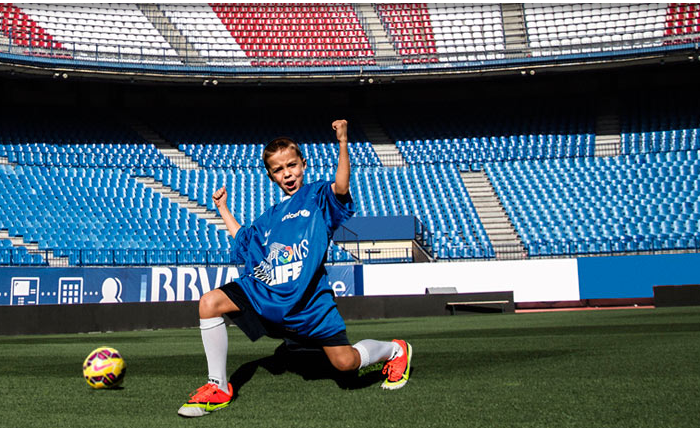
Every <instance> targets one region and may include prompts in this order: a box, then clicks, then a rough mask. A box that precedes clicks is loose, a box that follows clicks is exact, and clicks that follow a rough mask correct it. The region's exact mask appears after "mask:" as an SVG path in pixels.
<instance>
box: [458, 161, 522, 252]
mask: <svg viewBox="0 0 700 428" xmlns="http://www.w3.org/2000/svg"><path fill="white" fill-rule="evenodd" d="M460 175H461V176H462V181H463V182H464V186H465V187H466V189H467V193H469V197H470V198H471V200H472V203H473V204H474V208H476V213H477V214H478V216H479V219H480V220H481V224H483V226H484V229H485V230H486V235H487V236H488V238H489V240H490V241H491V244H492V245H493V247H494V250H495V253H496V258H497V259H522V258H523V257H525V256H527V254H526V252H525V247H524V246H523V243H522V240H521V239H520V237H519V236H518V234H517V232H516V231H515V226H513V223H511V221H510V219H509V218H508V214H506V211H505V209H503V205H502V204H501V202H500V200H499V199H498V195H496V191H495V190H494V188H493V186H492V185H491V181H490V180H489V177H488V176H487V175H486V173H485V172H484V171H476V172H462V173H460Z"/></svg>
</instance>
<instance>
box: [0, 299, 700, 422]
mask: <svg viewBox="0 0 700 428" xmlns="http://www.w3.org/2000/svg"><path fill="white" fill-rule="evenodd" d="M348 334H349V336H350V340H351V341H357V340H360V339H363V338H374V339H380V340H382V339H387V340H388V339H392V338H395V337H401V338H406V339H408V340H409V341H410V342H411V344H412V345H413V349H414V358H413V364H412V365H413V372H412V375H411V378H410V381H409V382H408V384H407V385H406V387H404V388H403V389H400V390H398V391H384V390H382V389H380V387H379V380H378V376H377V373H378V372H377V371H376V370H375V371H371V370H367V371H364V372H363V373H361V376H360V377H356V378H352V379H346V378H335V379H333V378H331V377H329V376H328V375H329V373H321V375H314V374H313V373H312V372H304V371H301V372H300V371H299V370H293V371H289V370H287V371H284V372H281V370H279V367H278V365H276V364H273V363H274V362H275V361H274V359H273V358H272V357H271V356H272V355H273V353H274V352H275V348H276V347H277V346H278V344H279V341H275V340H272V339H261V340H260V341H258V342H256V343H251V342H249V341H248V340H247V339H246V338H245V337H244V335H243V334H242V333H241V332H240V331H239V330H237V329H236V328H230V329H229V371H230V372H234V371H235V372H236V376H237V379H240V380H241V381H240V382H238V383H239V385H237V388H238V389H239V391H238V397H237V399H236V400H235V401H234V402H233V403H232V404H231V406H230V407H229V408H227V409H224V410H221V411H219V412H215V413H213V414H211V415H209V416H206V417H203V418H199V419H196V420H188V419H183V418H180V417H178V416H177V414H176V413H177V409H178V408H179V407H180V405H181V404H182V403H183V402H184V401H185V400H186V398H187V395H188V393H189V392H190V391H192V390H194V389H196V388H197V387H198V386H200V385H201V384H202V383H203V381H205V380H206V361H205V358H204V353H203V350H202V344H201V341H200V336H199V331H198V329H182V330H159V331H139V332H128V333H103V334H76V335H52V336H9V337H0V403H1V405H0V407H1V408H2V410H3V412H2V418H1V419H0V426H2V427H39V426H42V427H52V428H53V427H59V428H60V427H91V426H95V427H98V426H99V427H102V428H106V427H179V426H187V427H209V426H219V427H220V426H231V427H234V426H239V427H247V428H248V427H353V428H354V427H373V428H374V427H379V428H389V427H402V428H403V427H438V426H440V427H443V426H444V427H452V426H458V427H616V428H618V427H635V428H638V427H654V428H660V427H697V426H699V424H700V422H699V421H700V387H699V385H700V307H691V308H673V309H637V310H615V311H578V312H550V313H531V314H508V315H500V314H499V315H474V316H468V315H459V316H454V317H450V316H444V317H434V318H410V319H408V318H407V319H390V320H374V321H353V322H348ZM100 345H108V346H113V347H115V348H117V349H118V350H120V351H121V352H122V354H123V355H124V357H125V359H126V361H127V364H128V370H127V375H126V380H125V382H124V387H123V388H122V389H118V390H92V389H91V388H90V387H88V385H87V384H86V383H85V381H84V380H83V379H82V377H81V365H82V362H83V359H84V358H85V356H86V355H87V354H88V353H89V352H90V351H91V350H92V349H93V348H96V347H98V346H100ZM236 369H238V370H236Z"/></svg>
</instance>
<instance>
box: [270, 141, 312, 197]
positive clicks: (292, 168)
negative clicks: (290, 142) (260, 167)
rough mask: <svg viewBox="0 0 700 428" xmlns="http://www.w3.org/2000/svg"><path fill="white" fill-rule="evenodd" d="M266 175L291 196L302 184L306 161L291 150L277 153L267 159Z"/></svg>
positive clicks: (287, 149)
mask: <svg viewBox="0 0 700 428" xmlns="http://www.w3.org/2000/svg"><path fill="white" fill-rule="evenodd" d="M267 164H268V169H267V175H268V176H269V177H270V178H271V179H272V181H274V182H275V183H277V185H278V186H280V188H281V189H282V190H283V191H284V193H286V194H287V195H289V196H291V195H293V194H295V193H296V191H297V190H299V189H300V188H301V186H302V185H303V184H304V170H305V169H306V161H305V160H303V159H302V158H300V157H299V155H298V154H297V153H296V151H295V150H294V149H292V148H289V147H287V148H285V149H282V150H279V151H277V152H276V153H275V154H273V155H272V156H270V157H269V158H267Z"/></svg>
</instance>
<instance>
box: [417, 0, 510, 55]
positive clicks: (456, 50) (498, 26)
mask: <svg viewBox="0 0 700 428" xmlns="http://www.w3.org/2000/svg"><path fill="white" fill-rule="evenodd" d="M427 10H428V13H429V16H430V23H432V33H434V36H435V43H434V47H435V50H434V51H433V52H431V53H438V54H440V56H439V58H442V60H443V61H446V62H457V61H477V60H492V59H503V58H504V57H505V55H504V53H503V51H504V50H505V33H504V31H503V17H502V16H501V8H500V5H498V4H485V5H473V4H459V5H440V4H434V3H430V4H428V6H427ZM404 54H405V53H404Z"/></svg>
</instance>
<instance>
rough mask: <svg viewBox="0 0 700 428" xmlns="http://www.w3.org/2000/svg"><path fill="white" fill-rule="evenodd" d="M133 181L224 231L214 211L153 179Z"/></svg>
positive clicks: (138, 178) (219, 218)
mask: <svg viewBox="0 0 700 428" xmlns="http://www.w3.org/2000/svg"><path fill="white" fill-rule="evenodd" d="M133 178H134V180H136V181H137V182H139V183H141V184H143V185H144V186H146V187H150V188H151V189H153V191H154V192H158V193H160V194H161V195H162V196H163V197H166V198H168V199H170V201H171V202H172V203H176V204H178V205H179V206H180V207H182V208H186V209H187V210H188V211H189V212H191V213H193V214H194V215H196V216H197V217H198V218H202V219H205V220H206V221H207V222H208V223H211V224H213V225H215V226H216V227H217V228H218V229H221V230H226V225H225V224H224V221H223V220H222V219H221V217H219V216H218V215H217V213H216V212H215V211H211V210H209V209H207V207H204V206H202V205H199V204H198V203H197V202H194V201H191V200H189V199H188V198H187V196H183V195H181V194H180V193H179V192H176V191H174V190H173V189H171V188H170V187H168V186H165V185H163V184H162V183H159V182H158V181H157V180H156V179H155V178H153V177H133Z"/></svg>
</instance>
